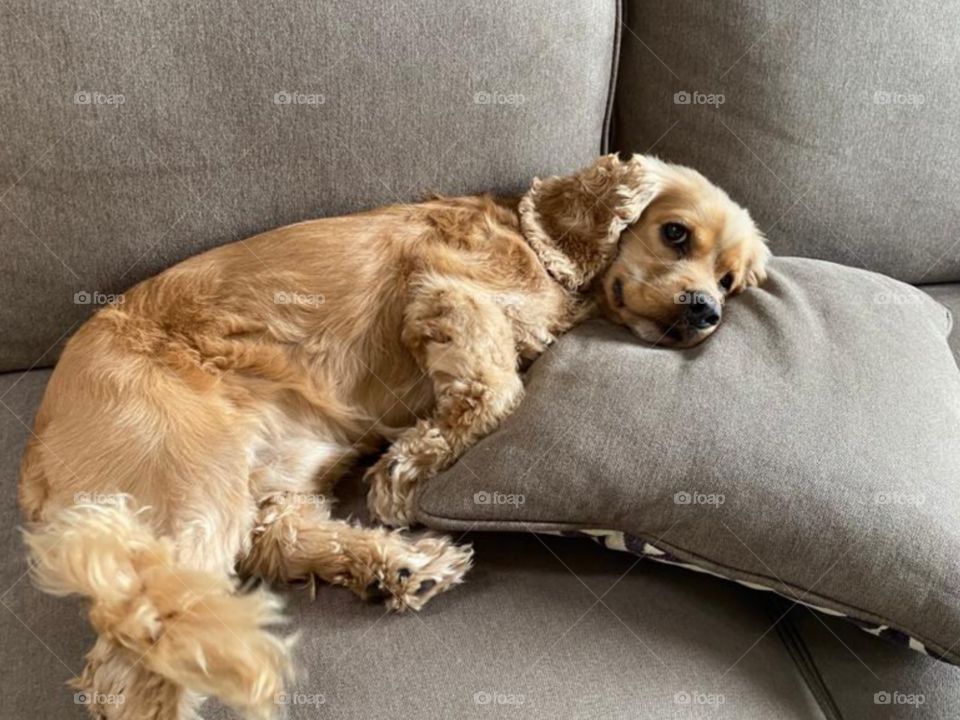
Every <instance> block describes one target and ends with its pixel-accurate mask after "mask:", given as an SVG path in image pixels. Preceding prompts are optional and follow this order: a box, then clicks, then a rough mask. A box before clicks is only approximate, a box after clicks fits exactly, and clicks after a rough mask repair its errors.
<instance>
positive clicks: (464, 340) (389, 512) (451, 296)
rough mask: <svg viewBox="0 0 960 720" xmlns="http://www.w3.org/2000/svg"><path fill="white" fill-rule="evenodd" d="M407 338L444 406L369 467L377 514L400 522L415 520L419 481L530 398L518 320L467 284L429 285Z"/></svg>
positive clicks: (413, 309) (410, 315)
mask: <svg viewBox="0 0 960 720" xmlns="http://www.w3.org/2000/svg"><path fill="white" fill-rule="evenodd" d="M403 339H404V342H405V343H406V344H407V346H408V347H409V348H410V350H411V352H412V353H413V355H414V357H415V358H416V359H417V362H418V363H419V364H420V366H421V367H422V368H423V371H424V372H425V373H427V374H428V375H429V377H430V379H431V380H432V382H433V386H434V395H435V397H436V409H435V411H434V414H433V417H432V418H431V419H430V420H421V421H420V422H419V423H417V425H416V426H415V427H413V428H410V429H409V430H406V431H405V432H403V433H402V434H401V435H400V437H399V438H398V439H397V440H396V441H395V442H394V443H393V444H392V445H391V446H390V449H389V450H388V451H387V452H386V453H385V454H384V455H383V457H382V458H380V460H378V461H377V463H376V464H375V465H374V466H373V467H372V468H370V470H369V471H368V473H367V480H368V482H369V483H370V494H369V496H368V505H369V508H370V512H371V514H372V515H373V516H374V517H375V518H377V519H379V520H381V521H382V522H384V523H386V524H388V525H394V526H406V525H410V524H411V523H412V522H413V521H414V517H413V499H414V493H415V490H416V485H417V483H418V482H420V481H421V480H424V479H427V478H430V477H432V476H433V475H435V474H436V473H437V472H439V471H440V470H443V469H444V468H447V467H449V466H450V465H452V464H453V463H454V461H456V459H457V458H458V457H459V456H460V455H461V454H462V453H463V452H465V451H466V450H468V449H469V448H470V447H472V446H473V445H474V444H475V443H476V442H477V441H478V440H480V439H481V438H483V437H484V436H486V435H488V434H490V433H491V432H493V431H494V430H495V429H496V428H497V426H498V425H499V424H500V422H501V421H502V420H503V418H505V417H507V416H508V415H509V414H510V413H511V412H513V410H514V409H515V408H516V407H517V405H519V403H520V400H521V399H522V398H523V383H522V381H521V379H520V375H519V372H518V370H517V351H516V345H515V339H514V334H513V328H512V325H511V322H510V320H509V319H508V318H507V316H506V315H505V314H504V312H503V310H501V309H500V308H499V307H497V306H496V305H490V304H484V303H479V302H478V301H477V299H476V295H475V294H473V293H470V292H468V291H467V290H466V289H464V288H463V287H462V286H460V285H452V286H446V287H444V286H439V287H433V288H429V289H425V290H422V291H421V293H420V294H419V295H418V296H417V297H416V299H415V300H414V301H413V302H412V303H411V305H410V307H409V308H408V311H407V318H406V323H405V327H404V333H403Z"/></svg>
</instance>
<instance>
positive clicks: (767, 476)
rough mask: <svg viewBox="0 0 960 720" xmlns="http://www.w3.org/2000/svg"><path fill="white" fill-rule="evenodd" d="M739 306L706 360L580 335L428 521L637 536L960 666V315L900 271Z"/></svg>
mask: <svg viewBox="0 0 960 720" xmlns="http://www.w3.org/2000/svg"><path fill="white" fill-rule="evenodd" d="M725 314H726V315H727V319H726V320H725V322H724V324H723V325H721V327H720V328H719V330H718V331H717V333H716V335H715V336H714V337H713V338H710V339H709V340H708V341H706V342H705V343H703V344H701V345H700V346H698V347H696V348H694V349H692V350H686V351H672V350H664V349H661V348H651V347H649V346H644V345H641V344H640V343H638V342H636V341H635V340H634V339H633V338H632V336H631V335H630V334H629V333H628V332H627V331H625V330H622V329H620V328H616V327H613V326H612V325H609V324H607V323H604V322H600V321H595V322H594V323H590V324H587V325H584V326H582V327H580V328H578V329H576V330H575V331H573V332H572V333H570V334H568V335H567V336H565V337H563V338H562V339H561V340H560V341H559V342H558V343H557V345H556V346H555V347H554V348H553V349H552V350H551V351H549V352H547V353H546V354H545V355H544V356H543V357H542V358H541V359H540V360H538V361H537V362H536V363H535V364H534V365H533V367H532V368H531V370H530V372H529V375H528V378H527V396H526V398H525V400H524V402H523V403H521V405H520V408H519V410H518V411H517V412H516V413H515V414H514V415H512V416H511V417H509V418H508V419H507V420H506V421H505V423H504V425H503V427H502V429H501V430H499V431H498V432H497V433H494V434H493V435H491V436H489V437H487V438H486V439H484V440H483V441H481V442H480V444H479V445H478V446H477V447H475V448H473V449H472V450H470V451H469V452H467V453H466V454H465V455H464V456H463V457H462V458H461V462H460V463H459V464H457V465H455V466H454V467H453V468H451V469H450V470H449V471H447V472H446V473H444V474H441V475H440V476H439V477H438V478H436V479H434V480H432V481H431V482H430V483H427V484H426V485H425V487H424V488H423V490H422V492H421V493H420V494H419V499H418V503H419V508H418V513H419V517H420V520H421V521H422V522H424V523H425V524H427V525H430V526H434V527H439V528H445V529H452V530H456V529H461V528H463V529H466V528H467V527H470V528H476V529H488V530H493V529H497V530H507V529H517V528H519V529H551V530H559V529H572V528H577V527H580V528H602V529H611V530H619V531H623V532H627V533H630V534H632V535H633V536H635V537H637V538H642V540H644V541H647V542H649V543H652V544H653V545H654V546H655V547H656V548H658V549H659V550H661V551H663V552H667V553H671V554H672V555H673V556H675V557H676V558H677V559H679V560H680V561H683V562H686V563H690V564H693V565H698V566H700V567H703V568H706V569H709V570H712V571H714V572H717V573H720V574H722V575H724V576H726V577H732V578H736V579H739V580H743V581H749V582H752V583H756V584H759V585H762V586H764V587H767V588H771V589H774V590H776V591H778V592H780V593H783V594H785V595H787V596H789V597H791V598H795V599H802V600H804V601H805V602H806V603H808V604H814V605H817V606H820V607H826V608H829V609H832V610H834V611H837V612H841V613H844V614H847V615H853V616H855V617H857V618H859V619H861V620H863V621H867V622H875V623H882V624H884V625H890V626H892V627H893V628H894V629H896V630H899V631H901V632H905V633H908V634H909V635H910V636H912V637H914V638H915V639H917V640H919V641H920V642H922V643H924V644H926V645H927V646H928V648H929V649H930V650H931V651H934V652H937V653H940V654H946V653H948V650H949V657H950V658H952V659H953V660H954V661H957V660H958V659H960V654H958V652H957V647H956V644H957V643H958V641H960V604H958V601H957V598H960V574H958V573H957V572H956V568H957V565H956V558H957V557H958V555H960V526H958V523H957V521H956V518H957V517H960V492H958V488H960V466H958V464H957V461H956V459H957V457H960V375H958V373H957V369H956V365H955V362H954V359H953V355H952V353H951V352H950V349H949V347H948V346H947V343H946V341H945V339H944V338H945V336H946V334H947V332H948V330H949V325H950V317H949V313H947V311H946V310H945V309H944V308H943V307H942V306H941V305H939V304H938V303H936V302H934V301H933V300H931V299H930V298H929V297H928V296H926V295H925V294H924V293H922V292H921V291H919V290H917V289H916V288H912V287H910V286H908V285H904V284H902V283H899V282H897V281H894V280H890V279H889V278H884V277H882V276H880V275H875V274H872V273H867V272H865V271H861V270H855V269H852V268H847V267H844V266H841V265H834V264H831V263H826V262H821V261H815V260H806V259H799V258H789V259H777V260H775V261H774V262H773V264H772V269H771V274H770V278H769V280H768V281H767V283H766V284H765V285H764V286H763V288H761V289H754V290H750V291H748V292H746V293H744V294H743V295H742V296H740V297H737V298H734V299H732V300H731V301H730V302H729V304H728V306H727V308H726V310H725ZM477 493H489V494H492V493H499V494H500V502H499V504H498V503H497V502H496V500H494V501H493V502H488V503H487V504H483V501H484V500H489V497H488V496H486V495H484V496H480V497H479V498H478V496H477ZM678 494H682V495H678ZM519 495H523V496H524V498H523V500H524V501H523V502H522V503H521V502H519V500H520V498H519ZM514 496H515V497H514ZM720 496H722V498H721V497H720ZM511 497H513V499H514V502H513V503H512V504H511V502H510V498H511ZM691 500H692V502H691ZM684 502H686V503H689V504H684Z"/></svg>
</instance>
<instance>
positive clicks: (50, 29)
mask: <svg viewBox="0 0 960 720" xmlns="http://www.w3.org/2000/svg"><path fill="white" fill-rule="evenodd" d="M617 8H618V4H617V3H616V2H613V1H606V0H605V1H604V2H599V3H589V4H583V3H579V2H576V1H575V0H561V1H560V2H547V1H546V0H535V1H533V2H523V3H513V2H506V1H504V0H497V1H495V2H485V3H449V2H441V1H439V0H404V1H403V2H398V3H381V2H377V1H368V2H356V0H349V1H347V0H337V1H334V2H324V3H316V2H306V1H305V0H290V1H288V2H282V3H281V2H268V3H252V2H235V1H234V2H231V1H224V0H217V1H215V2H204V3H188V2H182V0H160V1H159V2H139V1H131V2H125V3H121V4H118V5H111V6H109V7H108V6H102V7H101V6H99V5H95V4H91V3H80V4H70V5H69V6H66V5H64V6H60V5H51V4H50V3H46V2H42V1H40V0H28V1H27V2H20V3H15V4H8V3H4V4H3V6H2V7H0V35H2V37H3V43H2V44H0V90H2V91H3V96H4V98H6V99H5V101H4V102H3V104H2V106H0V238H2V240H0V243H2V244H0V248H2V252H3V259H2V262H0V327H2V328H3V333H4V343H3V345H2V347H0V370H4V369H12V368H26V367H29V366H31V365H33V364H34V363H35V362H38V363H39V365H38V366H39V367H42V366H44V365H50V364H52V363H53V361H54V360H55V358H56V355H57V351H58V349H59V346H58V347H53V348H51V346H53V345H54V343H55V342H56V341H57V340H58V338H60V337H61V335H63V334H64V333H65V332H67V331H69V330H70V329H71V328H72V327H73V326H74V323H75V322H76V321H78V320H79V319H80V318H82V317H84V316H86V315H87V314H88V313H89V312H90V311H91V310H92V306H91V305H75V304H74V295H75V293H77V292H81V291H86V292H89V293H94V292H99V293H104V294H107V293H117V292H120V291H122V290H123V289H124V288H126V287H129V286H130V285H131V284H133V283H135V282H136V281H139V280H141V279H143V278H145V277H148V276H151V275H154V274H156V273H157V272H158V271H159V270H161V269H163V268H165V267H167V266H169V265H171V264H173V263H175V262H177V261H179V260H182V259H183V258H185V257H187V256H189V255H193V254H196V253H197V252H199V251H201V250H204V249H206V248H209V247H212V246H214V245H217V244H221V243H224V242H228V241H232V240H236V239H242V238H245V237H247V236H249V235H251V234H254V233H256V232H258V231H261V230H264V229H268V228H272V227H276V226H279V225H284V224H287V223H292V222H296V221H299V220H304V219H307V218H313V217H317V216H322V215H335V214H342V213H347V212H351V211H355V210H359V209H361V208H368V207H371V206H376V205H381V204H386V203H394V202H403V201H407V202H409V201H411V200H413V199H416V198H418V197H420V196H422V194H423V193H424V192H425V191H427V190H436V191H440V192H444V193H451V194H463V193H470V192H477V191H487V190H491V191H499V192H512V191H517V190H520V189H522V188H525V187H527V184H528V183H529V180H530V179H531V178H532V177H533V176H535V175H550V174H554V173H559V172H567V171H570V170H572V169H574V168H576V167H579V166H581V165H583V164H584V163H586V162H588V161H590V160H591V159H592V158H594V157H595V156H596V155H597V154H598V153H599V152H600V151H601V140H602V138H603V136H604V119H605V115H606V112H607V106H608V95H609V91H610V87H611V71H612V66H613V62H614V58H615V54H616V48H615V42H614V41H615V38H616V30H617V25H618V21H617ZM78 91H87V92H91V93H92V92H96V93H101V94H102V95H103V96H105V97H107V98H108V99H109V98H110V97H111V96H117V95H123V97H124V102H123V103H122V104H113V103H101V104H97V103H96V102H92V103H90V104H77V103H75V93H77V92H78ZM281 92H287V93H291V94H292V93H298V94H299V95H302V96H304V97H306V96H310V95H313V96H316V97H315V98H314V99H313V100H314V102H313V103H311V102H309V100H310V98H307V100H308V102H305V103H298V102H293V103H291V104H279V105H278V104H275V94H277V93H281ZM477 93H494V94H496V95H497V96H498V97H499V98H501V99H504V100H510V99H511V96H512V99H513V101H514V102H507V103H498V102H496V98H493V99H494V102H490V103H487V104H477V103H476V102H475V96H476V94H477ZM319 96H322V99H323V102H322V104H320V97H319ZM517 96H522V100H523V102H522V103H520V102H519V100H520V98H519V97H517ZM81 99H82V98H81ZM481 99H487V98H486V97H483V98H481ZM44 353H46V354H44Z"/></svg>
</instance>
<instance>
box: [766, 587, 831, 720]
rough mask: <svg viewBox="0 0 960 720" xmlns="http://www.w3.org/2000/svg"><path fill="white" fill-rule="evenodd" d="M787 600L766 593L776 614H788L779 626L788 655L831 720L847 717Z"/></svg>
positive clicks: (779, 635) (768, 606) (828, 719)
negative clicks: (785, 606)
mask: <svg viewBox="0 0 960 720" xmlns="http://www.w3.org/2000/svg"><path fill="white" fill-rule="evenodd" d="M786 602H787V601H786V600H785V599H784V598H781V597H779V596H765V598H764V605H765V606H766V607H767V608H768V609H771V610H773V613H772V614H773V615H776V616H777V617H779V616H781V615H784V617H783V621H782V622H779V623H778V624H777V626H776V629H777V636H778V637H779V638H780V641H781V642H782V643H783V645H784V647H785V648H786V649H787V654H788V655H790V659H791V660H792V661H793V663H794V664H795V665H796V666H797V669H798V670H799V672H800V676H801V677H802V678H803V682H804V683H805V684H806V686H807V687H808V688H809V689H810V693H811V694H812V695H813V698H814V700H816V701H817V705H819V706H820V710H821V711H823V713H824V715H825V716H826V717H827V720H844V718H843V713H841V711H840V706H839V705H837V703H836V701H835V700H834V697H833V693H831V692H830V688H829V687H827V684H826V682H825V681H824V679H823V675H822V674H821V673H820V668H819V667H818V666H817V663H816V660H815V659H814V657H813V653H812V652H810V646H809V645H807V643H806V641H805V640H804V638H803V634H802V633H801V632H800V629H799V628H798V627H797V625H796V624H795V623H794V622H793V611H794V609H795V608H788V609H787V610H786V611H784V610H783V607H784V605H786ZM808 609H809V608H808ZM811 612H812V611H811Z"/></svg>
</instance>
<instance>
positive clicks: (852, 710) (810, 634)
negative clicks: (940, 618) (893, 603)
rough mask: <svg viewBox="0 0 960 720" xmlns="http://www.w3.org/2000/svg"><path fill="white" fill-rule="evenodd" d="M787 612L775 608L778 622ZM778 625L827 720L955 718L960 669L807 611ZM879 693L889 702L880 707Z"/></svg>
mask: <svg viewBox="0 0 960 720" xmlns="http://www.w3.org/2000/svg"><path fill="white" fill-rule="evenodd" d="M785 609H786V607H784V608H783V610H782V609H780V608H777V611H776V612H777V617H780V616H781V615H782V614H783V611H784V610H785ZM780 625H782V626H784V630H785V631H786V632H785V635H787V636H788V637H786V638H785V640H786V642H787V644H788V646H789V647H792V648H793V652H794V655H795V658H796V659H797V662H798V663H799V664H800V666H801V667H802V668H804V675H805V677H807V679H808V681H809V682H810V684H811V687H812V688H813V689H814V692H815V693H816V694H817V697H818V699H819V700H820V702H821V705H822V706H824V707H825V708H826V710H825V714H826V715H827V717H828V718H830V720H919V719H920V718H922V720H955V718H956V717H957V688H958V687H960V668H956V667H951V666H950V665H946V664H945V663H938V662H937V661H936V660H933V659H932V658H927V657H923V656H922V655H920V654H918V653H913V652H910V651H909V650H907V649H906V648H896V647H890V644H889V643H886V642H884V641H883V640H880V639H879V638H874V637H870V636H869V635H867V634H866V633H862V632H858V631H857V630H856V629H855V628H854V627H852V626H850V625H849V624H848V623H845V622H843V621H840V620H837V619H835V618H825V617H823V616H819V615H814V614H813V613H812V611H810V610H808V609H806V608H800V607H798V608H794V609H793V610H791V611H790V612H789V613H788V614H787V616H786V618H785V619H784V620H783V621H782V623H780ZM878 693H886V694H887V695H888V696H889V701H890V702H888V703H887V702H878V701H883V700H885V699H886V698H884V697H883V696H882V695H881V696H880V697H877V694H878ZM910 696H913V698H912V699H911V698H910ZM920 696H922V698H921V697H920ZM921 699H922V703H921V704H915V702H919V701H920V700H921ZM831 708H832V710H831Z"/></svg>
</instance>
